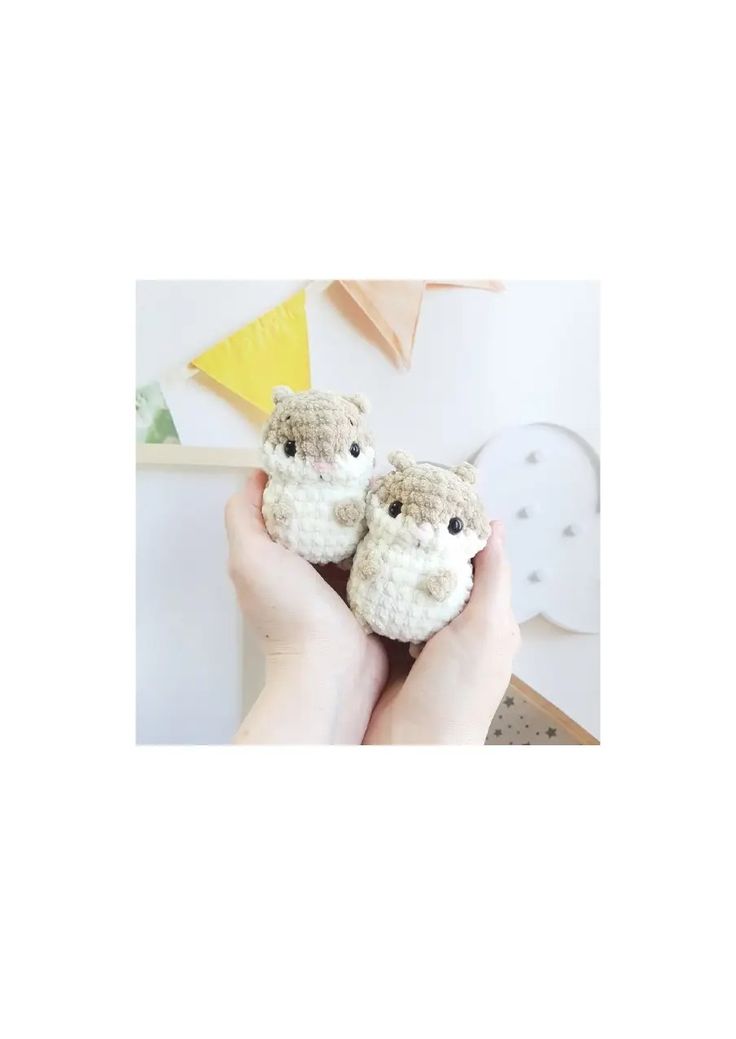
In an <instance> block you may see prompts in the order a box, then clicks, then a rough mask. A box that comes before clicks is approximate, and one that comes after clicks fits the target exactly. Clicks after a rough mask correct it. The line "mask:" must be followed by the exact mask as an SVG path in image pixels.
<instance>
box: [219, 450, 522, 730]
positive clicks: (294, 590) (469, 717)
mask: <svg viewBox="0 0 736 1039" xmlns="http://www.w3.org/2000/svg"><path fill="white" fill-rule="evenodd" d="M265 484H266V475H265V473H263V472H261V471H259V470H257V471H255V472H254V473H252V474H251V476H250V478H249V479H248V481H247V482H246V484H245V486H244V487H243V489H242V490H241V491H239V492H238V493H237V494H235V495H234V496H233V497H232V498H231V499H230V501H229V502H228V504H227V508H226V512H225V522H226V528H227V534H228V541H229V548H230V560H229V571H230V576H231V578H232V580H233V583H234V585H235V589H236V592H237V595H238V601H239V603H240V607H241V609H242V611H243V614H244V615H245V618H246V620H247V621H248V623H249V625H250V627H251V628H252V630H253V631H254V632H255V634H256V636H257V637H258V640H259V642H260V645H261V648H262V650H263V653H264V656H265V661H266V681H265V685H264V688H263V691H262V692H261V694H260V696H259V697H258V700H257V701H256V703H255V704H254V706H253V707H252V709H251V710H250V712H249V713H248V715H247V717H246V718H245V720H244V721H243V723H242V725H241V727H240V729H239V730H238V733H237V736H236V738H235V741H236V743H402V744H407V743H423V744H428V743H471V744H472V743H475V744H482V743H483V742H484V740H485V736H486V733H487V731H488V726H489V725H490V722H491V719H492V717H493V715H494V713H495V710H496V707H497V706H498V703H499V701H500V699H501V697H502V696H503V694H504V692H505V690H506V687H507V686H508V682H509V679H510V677H511V661H512V658H513V655H514V653H515V652H516V650H517V649H518V647H519V645H520V642H521V638H520V634H519V626H518V624H517V623H516V621H515V620H514V615H513V612H512V609H511V575H510V570H509V564H508V561H507V559H506V555H505V552H504V544H503V541H504V532H503V527H502V525H501V524H500V523H498V522H496V523H493V524H492V534H491V537H490V539H489V542H488V544H487V546H486V547H485V548H484V549H483V551H482V552H480V553H479V554H478V555H477V556H476V557H475V562H474V567H475V578H474V583H473V591H472V593H471V596H470V599H469V601H468V604H467V606H466V607H465V609H464V610H463V611H462V613H461V614H460V615H459V616H458V617H456V618H455V620H454V621H452V622H451V623H450V624H448V625H446V627H444V628H443V629H442V630H441V631H440V632H438V633H437V634H436V635H434V636H433V637H432V638H431V639H430V640H429V641H428V642H427V644H426V646H425V647H424V649H423V650H422V652H421V654H420V656H419V658H418V660H417V661H416V662H414V661H412V659H411V657H410V656H409V652H408V647H407V646H405V645H403V644H401V643H396V642H392V641H390V640H387V639H381V638H379V637H378V636H377V635H367V634H366V633H365V632H364V631H363V630H362V628H361V627H360V625H359V624H358V622H357V621H356V619H355V617H354V616H353V614H352V613H351V612H350V609H349V607H348V606H347V603H346V602H345V599H344V592H345V585H346V583H347V574H346V573H345V571H342V570H340V569H339V568H338V567H336V566H327V567H320V568H316V567H314V566H312V564H311V563H308V562H307V561H306V560H304V559H302V558H301V557H300V556H297V555H295V554H294V553H293V552H289V551H288V550H287V549H285V548H284V547H283V546H282V545H279V544H277V543H276V542H274V541H272V540H271V538H270V537H269V535H268V532H267V531H266V528H265V526H264V523H263V516H262V513H261V505H262V502H263V490H264V487H265Z"/></svg>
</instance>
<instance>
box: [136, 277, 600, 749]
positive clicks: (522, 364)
mask: <svg viewBox="0 0 736 1039" xmlns="http://www.w3.org/2000/svg"><path fill="white" fill-rule="evenodd" d="M302 284H303V283H301V282H250V283H247V282H148V283H141V284H140V285H139V291H138V343H137V348H138V370H137V381H138V383H139V384H140V383H143V382H147V381H149V380H154V379H159V378H161V377H162V375H164V373H166V372H167V371H169V370H171V369H173V368H175V367H177V366H179V365H182V364H184V363H185V362H186V361H188V360H189V359H191V357H193V356H194V355H196V354H197V353H198V352H200V351H201V350H203V349H205V348H206V347H207V346H209V345H212V344H213V343H215V342H216V341H217V340H218V339H219V338H221V337H222V336H223V335H225V334H227V333H228V332H231V331H233V330H234V329H236V328H238V327H240V326H242V325H243V324H245V323H246V322H247V321H248V320H251V319H253V318H255V317H257V316H258V315H259V314H261V313H262V312H263V311H264V310H266V309H268V308H269V307H271V306H273V305H275V304H277V303H279V302H281V301H282V300H284V299H285V298H286V297H287V296H288V295H289V294H290V293H292V292H293V291H295V290H296V289H297V288H299V287H300V286H301V285H302ZM308 321H309V335H310V349H311V362H312V382H313V385H315V386H324V387H326V388H330V389H335V390H341V391H344V392H348V391H356V390H362V391H363V392H365V393H367V394H368V396H369V397H370V398H371V400H372V403H373V412H372V423H373V426H374V429H375V431H376V440H377V452H378V456H379V458H380V457H384V458H385V455H386V453H387V452H388V451H389V450H391V449H393V448H397V447H401V448H404V449H406V450H409V451H411V452H413V453H414V454H416V455H417V457H419V458H423V459H432V460H435V461H438V462H444V463H454V462H457V461H460V460H461V459H463V458H466V457H468V456H469V455H472V454H474V453H475V452H476V451H477V450H478V448H479V447H480V446H481V445H482V444H483V443H484V442H485V441H486V440H488V439H489V438H490V437H491V436H492V435H493V434H494V433H496V432H497V431H498V430H499V429H501V428H502V427H504V426H506V425H516V424H521V423H526V422H539V421H544V422H555V423H559V424H561V425H565V426H568V427H570V428H572V429H574V430H575V431H576V432H578V433H580V434H581V435H583V436H584V437H585V438H586V439H588V440H589V441H590V442H591V443H592V444H593V446H594V447H595V448H596V449H597V448H598V447H599V426H598V288H597V285H596V284H594V283H585V282H512V283H508V284H507V290H506V292H504V293H502V294H491V293H486V292H481V291H477V290H468V289H441V290H439V289H438V290H431V291H429V292H428V293H427V295H426V297H425V302H424V305H423V308H422V313H421V317H420V322H419V327H418V329H417V337H416V345H415V350H414V360H413V364H412V368H411V370H410V371H409V372H402V371H398V370H396V369H395V368H394V367H392V366H391V364H390V363H389V362H388V361H387V360H386V358H385V356H384V354H383V353H382V352H381V351H380V350H379V349H378V348H377V347H376V346H375V345H373V344H372V343H370V342H368V341H366V340H365V338H364V337H363V336H362V335H361V334H360V333H359V332H358V331H356V329H355V328H354V327H353V325H352V324H351V322H350V321H349V320H348V317H347V316H346V314H345V313H344V312H343V308H342V304H341V303H340V297H339V294H338V293H337V292H336V291H335V290H328V291H327V292H326V293H324V294H322V295H320V296H316V297H314V298H312V299H310V301H309V304H308ZM168 397H169V401H170V405H171V407H172V411H173V412H174V417H175V420H176V422H177V425H178V427H179V432H180V434H181V436H182V440H183V441H184V442H186V443H190V444H202V445H204V444H212V445H216V446H225V445H232V446H256V445H257V444H258V443H259V440H260V435H259V430H258V416H257V414H255V413H253V412H249V410H248V409H247V408H241V407H239V406H236V405H235V404H234V403H233V402H232V401H231V400H230V399H228V397H227V395H226V394H219V393H217V392H214V391H213V389H212V388H211V386H205V385H202V384H200V383H199V382H198V380H191V381H190V382H188V383H186V384H182V385H180V386H178V387H175V388H170V389H169V390H168ZM238 479H239V476H238V475H237V474H233V473H210V472H201V471H192V472H186V473H182V472H178V471H177V472H173V471H163V470H161V471H152V470H146V471H139V473H138V543H139V548H138V675H139V679H138V680H139V690H138V738H139V740H140V741H141V742H157V741H159V742H160V741H164V742H218V741H226V740H227V739H228V738H229V736H230V734H231V733H232V731H233V729H234V727H235V726H236V725H237V722H238V721H239V717H240V714H241V713H242V710H243V693H242V683H241V677H240V671H241V664H242V662H243V661H242V655H243V652H244V651H243V649H242V640H241V634H240V624H239V620H238V617H237V613H236V612H235V611H234V606H233V599H232V594H231V592H230V589H229V588H228V586H227V581H226V578H225V572H224V547H225V546H224V531H223V527H222V508H223V507H224V502H225V500H226V498H227V495H228V493H229V492H230V490H231V488H232V487H234V486H236V484H237V481H238ZM523 636H524V645H523V648H522V651H521V653H520V656H519V658H518V659H517V662H516V666H515V670H516V672H517V674H519V676H520V677H521V678H523V679H524V680H525V681H527V682H529V684H530V685H532V686H534V688H536V689H538V690H539V691H540V692H541V693H543V695H545V696H547V697H548V698H549V699H551V700H553V701H554V702H555V703H557V704H558V705H559V706H560V707H561V708H562V709H563V710H564V711H566V712H567V713H568V714H570V715H571V716H572V717H573V718H575V720H576V721H578V722H579V723H580V724H582V725H584V726H585V727H586V728H587V729H589V730H590V731H591V732H593V733H595V734H598V727H599V720H598V719H599V707H598V691H599V676H598V667H599V661H598V656H599V640H598V636H596V635H576V634H572V633H569V632H563V631H561V630H560V629H558V628H556V627H554V626H552V625H550V624H548V623H547V622H546V621H544V620H542V619H541V618H537V619H535V620H533V621H530V622H528V623H527V624H525V625H524V630H523ZM246 656H247V661H246V668H245V681H246V693H245V697H246V700H248V699H250V698H251V697H252V695H253V694H254V691H255V689H256V688H257V684H258V681H259V670H260V667H261V662H260V661H259V660H258V658H257V655H255V656H254V654H253V652H252V650H251V651H248V650H246Z"/></svg>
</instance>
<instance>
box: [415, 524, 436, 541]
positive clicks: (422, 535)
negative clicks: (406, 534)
mask: <svg viewBox="0 0 736 1039" xmlns="http://www.w3.org/2000/svg"><path fill="white" fill-rule="evenodd" d="M433 535H434V527H433V526H432V524H431V523H418V524H417V537H418V538H419V540H420V541H421V542H422V543H423V544H426V543H427V542H428V541H431V540H432V537H433Z"/></svg>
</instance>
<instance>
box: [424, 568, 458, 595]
mask: <svg viewBox="0 0 736 1039" xmlns="http://www.w3.org/2000/svg"><path fill="white" fill-rule="evenodd" d="M456 584H457V578H456V577H455V575H454V574H453V573H452V571H450V570H440V572H439V573H438V574H432V576H431V577H428V578H427V584H426V588H427V591H428V592H429V594H430V595H431V596H432V598H433V599H436V600H437V602H444V600H445V599H446V598H447V596H448V595H449V594H450V592H451V591H452V589H453V588H454V587H455V585H456Z"/></svg>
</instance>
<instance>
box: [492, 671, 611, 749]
mask: <svg viewBox="0 0 736 1039" xmlns="http://www.w3.org/2000/svg"><path fill="white" fill-rule="evenodd" d="M536 700H539V701H540V703H537V702H535V701H536ZM546 702H547V701H545V700H543V698H542V697H540V696H537V697H535V700H534V701H533V700H531V699H530V698H529V697H527V696H526V695H525V693H524V692H523V690H521V689H519V688H518V687H517V686H516V685H514V684H513V680H512V684H511V685H510V686H509V688H508V690H507V691H506V695H505V696H504V698H503V700H502V701H501V703H500V704H499V705H498V710H497V711H496V713H495V715H494V716H493V721H492V722H491V727H490V728H489V730H488V736H487V737H486V744H487V745H488V746H493V745H494V744H505V745H506V746H509V745H513V746H522V747H529V746H535V745H536V746H539V745H541V746H543V747H547V746H550V745H551V744H555V745H556V746H560V745H567V746H571V745H579V744H580V743H582V742H584V741H583V740H581V738H580V733H579V732H578V731H577V729H578V727H577V726H576V725H575V724H574V722H572V721H571V720H570V719H566V716H565V715H563V714H561V712H559V711H558V710H557V709H556V708H554V707H553V706H552V704H549V708H545V707H544V704H545V703H546ZM566 721H569V722H570V726H569V728H568V727H567V726H566V724H565V722H566ZM584 735H586V736H587V735H588V734H587V733H585V734H584ZM588 742H591V743H594V742H597V741H595V740H593V738H592V737H590V739H589V740H588Z"/></svg>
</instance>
